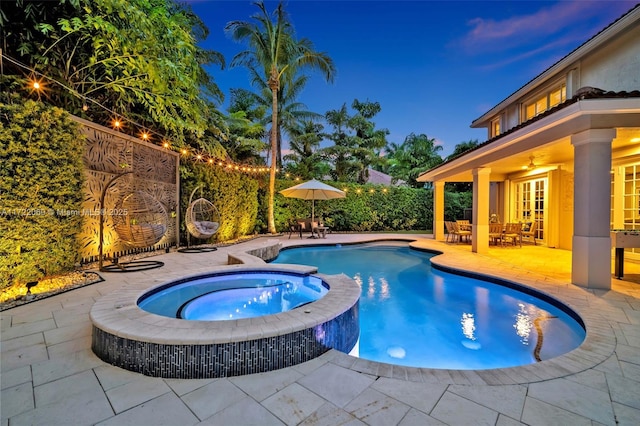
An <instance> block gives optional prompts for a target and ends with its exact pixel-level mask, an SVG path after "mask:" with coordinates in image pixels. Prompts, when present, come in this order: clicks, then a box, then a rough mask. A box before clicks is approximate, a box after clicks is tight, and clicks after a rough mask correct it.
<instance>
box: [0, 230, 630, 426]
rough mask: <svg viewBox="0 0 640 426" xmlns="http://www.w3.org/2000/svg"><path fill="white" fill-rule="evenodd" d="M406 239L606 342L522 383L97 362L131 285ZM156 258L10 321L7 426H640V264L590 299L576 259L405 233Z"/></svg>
mask: <svg viewBox="0 0 640 426" xmlns="http://www.w3.org/2000/svg"><path fill="white" fill-rule="evenodd" d="M397 237H401V238H415V239H416V240H417V243H416V244H418V245H419V246H420V247H425V248H431V249H435V250H440V251H442V252H444V253H445V255H443V256H438V257H435V258H434V262H438V263H440V264H442V265H444V266H449V267H453V268H462V269H467V270H471V271H476V272H482V273H485V274H490V275H494V276H499V277H506V278H508V279H511V280H515V281H518V282H521V283H523V284H527V285H530V286H532V287H536V288H538V289H541V290H543V291H545V292H547V293H551V294H553V295H554V296H555V297H557V298H558V299H561V300H563V301H564V302H566V303H568V304H569V305H571V306H572V307H575V308H576V309H577V310H578V311H579V312H580V313H581V314H582V315H583V316H587V317H588V323H591V324H593V325H594V327H593V331H594V334H595V335H597V339H596V340H592V341H588V343H587V344H585V345H583V346H582V347H581V351H580V353H579V356H574V355H575V354H573V353H571V354H569V355H568V357H567V359H566V360H565V361H566V364H562V363H560V362H558V363H548V365H542V364H544V363H542V364H541V365H535V366H531V368H530V369H528V368H525V370H522V371H524V372H525V373H524V374H523V373H521V372H518V370H515V369H514V370H511V369H502V370H484V371H475V372H474V371H445V370H429V369H406V368H398V367H391V366H388V365H385V364H376V363H368V362H363V361H362V360H358V359H355V358H352V357H349V356H347V355H345V354H342V353H339V352H336V351H330V352H328V353H326V354H325V355H323V356H321V357H320V358H317V359H315V360H312V361H309V362H306V363H303V364H299V365H297V366H295V367H290V368H286V369H282V370H277V371H273V372H269V373H262V374H255V375H249V376H240V377H232V378H224V379H204V380H179V379H160V378H150V377H146V376H142V375H140V374H136V373H131V372H128V371H125V370H122V369H119V368H116V367H113V366H110V365H108V364H106V363H104V362H102V361H101V360H100V359H98V358H97V357H96V356H95V355H94V354H93V353H92V352H91V349H90V344H91V322H90V320H89V311H90V309H91V307H92V305H93V303H94V302H95V301H96V300H97V299H98V298H99V297H101V296H102V295H104V294H109V293H112V292H115V291H118V289H119V288H121V287H122V286H123V285H126V286H136V287H137V286H151V285H154V284H158V283H160V282H164V281H166V280H169V279H171V278H175V277H180V276H183V275H187V274H193V273H197V272H200V271H206V270H208V269H209V268H211V267H212V266H215V265H223V264H226V263H227V256H228V254H229V253H231V252H237V251H244V250H249V249H251V248H255V247H260V246H263V245H265V244H269V243H273V242H275V241H280V242H282V243H283V245H285V246H286V245H292V244H309V243H311V244H314V243H325V244H326V243H348V242H355V241H365V240H370V239H374V238H375V239H384V238H397ZM156 259H158V260H162V261H163V262H165V266H164V267H163V268H160V269H156V270H151V271H145V272H137V273H127V274H119V273H101V275H102V276H103V277H104V278H105V280H106V281H105V282H102V283H98V284H95V285H92V286H88V287H85V288H81V289H77V290H73V291H70V292H67V293H63V294H60V295H57V296H54V297H51V298H48V299H44V300H40V301H37V302H34V303H30V304H28V305H24V306H20V307H17V308H14V309H10V310H7V311H4V312H2V315H1V319H2V328H1V343H2V346H1V354H0V357H1V358H0V363H1V376H0V382H1V385H2V386H1V388H2V391H1V395H0V396H1V401H0V403H1V405H0V412H1V416H2V426H14V425H23V424H35V425H84V424H87V425H90V424H99V425H163V424H164V425H180V426H186V425H249V424H256V425H271V424H273V425H283V424H286V425H296V424H304V425H336V424H350V425H358V424H370V425H385V426H386V425H396V424H397V425H426V424H450V425H468V424H474V425H478V424H491V425H510V424H532V425H553V424H557V425H569V424H570V425H580V424H585V425H592V424H607V425H616V424H620V425H625V424H628V425H637V424H640V284H639V283H640V275H639V274H638V272H639V271H640V268H639V267H638V266H637V265H634V264H631V263H628V264H627V265H626V266H625V268H626V271H625V272H626V275H625V279H624V280H617V279H612V289H611V290H610V291H601V290H586V289H583V288H579V287H576V286H573V285H571V284H570V279H569V276H570V273H569V271H570V264H571V262H570V260H571V257H570V252H567V251H564V250H555V249H548V248H544V247H539V246H538V247H534V246H530V245H526V246H523V248H522V249H520V248H492V249H490V251H489V253H488V254H486V255H478V254H473V253H471V251H470V247H469V246H468V245H462V244H461V245H455V244H444V243H439V242H436V241H433V240H432V239H431V238H430V237H429V236H425V235H415V236H414V235H407V234H404V235H391V234H386V235H385V234H371V235H364V234H362V235H361V234H330V235H328V236H327V239H321V240H310V239H306V238H305V239H299V238H294V237H292V238H291V239H288V238H287V237H286V236H285V237H280V238H272V237H264V238H259V239H256V240H253V241H250V242H247V243H243V244H239V245H236V246H230V247H224V248H220V249H219V250H218V251H216V252H213V253H203V254H182V253H171V254H163V255H161V256H158V257H156ZM591 337H593V336H591ZM572 356H574V357H573V358H572ZM582 365H589V367H588V368H586V369H583V368H581V366H582ZM541 367H542V368H541ZM519 368H522V367H519ZM577 371H579V372H577Z"/></svg>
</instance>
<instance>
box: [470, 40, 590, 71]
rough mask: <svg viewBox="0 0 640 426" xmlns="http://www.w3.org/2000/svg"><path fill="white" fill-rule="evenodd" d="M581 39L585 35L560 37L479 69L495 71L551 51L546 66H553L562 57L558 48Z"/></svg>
mask: <svg viewBox="0 0 640 426" xmlns="http://www.w3.org/2000/svg"><path fill="white" fill-rule="evenodd" d="M580 41H584V37H580V36H567V37H566V38H563V39H558V40H556V41H554V42H551V43H547V44H544V45H542V46H540V47H538V48H537V49H530V50H525V51H523V52H521V53H516V54H512V55H509V56H506V57H504V59H503V60H501V61H495V62H491V63H489V64H486V65H481V66H480V67H479V68H478V69H479V70H481V71H494V70H497V69H500V68H503V67H505V66H507V65H511V64H513V63H516V62H520V61H523V60H525V59H531V58H533V57H535V56H538V55H540V54H542V53H546V52H550V54H551V56H549V57H547V59H546V60H545V62H546V63H547V65H546V66H545V68H546V67H548V66H551V65H552V64H553V63H555V62H556V61H557V60H558V59H560V58H559V57H558V56H557V55H558V54H557V53H556V49H558V48H562V47H563V46H565V45H566V44H568V43H571V42H580ZM567 53H568V52H567Z"/></svg>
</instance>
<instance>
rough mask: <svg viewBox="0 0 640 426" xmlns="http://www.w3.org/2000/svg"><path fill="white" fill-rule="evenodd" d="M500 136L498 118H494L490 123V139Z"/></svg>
mask: <svg viewBox="0 0 640 426" xmlns="http://www.w3.org/2000/svg"><path fill="white" fill-rule="evenodd" d="M499 134H500V118H496V119H495V120H492V121H491V137H492V138H493V137H495V136H498V135H499Z"/></svg>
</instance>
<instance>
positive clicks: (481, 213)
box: [471, 168, 491, 253]
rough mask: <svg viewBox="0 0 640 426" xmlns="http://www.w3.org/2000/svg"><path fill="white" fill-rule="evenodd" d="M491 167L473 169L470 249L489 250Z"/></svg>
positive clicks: (478, 251) (482, 251)
mask: <svg viewBox="0 0 640 426" xmlns="http://www.w3.org/2000/svg"><path fill="white" fill-rule="evenodd" d="M490 175H491V169H489V168H481V169H473V216H472V222H473V233H472V235H471V251H472V252H474V253H486V252H488V251H489V198H490V185H489V183H490V180H489V177H490Z"/></svg>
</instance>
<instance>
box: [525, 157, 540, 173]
mask: <svg viewBox="0 0 640 426" xmlns="http://www.w3.org/2000/svg"><path fill="white" fill-rule="evenodd" d="M534 158H535V157H534V156H533V155H531V156H529V164H528V165H527V170H533V169H535V168H536V167H538V166H536V163H534V162H533V159H534Z"/></svg>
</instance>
